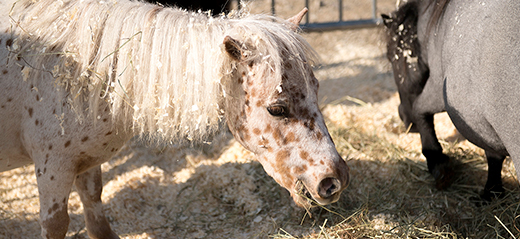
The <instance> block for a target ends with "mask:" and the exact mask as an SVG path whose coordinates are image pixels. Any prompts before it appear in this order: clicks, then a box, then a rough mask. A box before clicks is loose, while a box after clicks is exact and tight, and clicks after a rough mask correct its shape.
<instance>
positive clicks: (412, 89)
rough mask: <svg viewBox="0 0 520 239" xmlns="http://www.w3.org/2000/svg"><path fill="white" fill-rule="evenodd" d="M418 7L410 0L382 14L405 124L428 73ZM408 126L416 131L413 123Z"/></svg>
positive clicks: (400, 111) (410, 118)
mask: <svg viewBox="0 0 520 239" xmlns="http://www.w3.org/2000/svg"><path fill="white" fill-rule="evenodd" d="M418 11H419V10H418V7H417V2H415V1H410V2H407V3H406V4H404V5H402V6H401V7H399V9H398V10H397V11H395V12H393V13H392V14H391V16H388V15H385V14H383V15H381V16H382V18H383V23H384V24H385V27H386V33H387V39H386V41H387V42H386V43H387V58H388V60H389V61H390V62H391V63H392V69H393V72H394V80H395V84H396V85H397V89H398V91H399V97H400V99H401V104H400V105H399V116H400V117H401V120H403V122H404V123H405V125H406V126H409V125H410V124H411V123H412V110H413V103H414V101H415V99H416V98H417V96H418V95H419V94H421V92H422V90H423V89H424V85H425V84H426V81H427V80H428V77H429V75H430V71H429V69H428V66H427V65H426V64H425V62H424V60H423V58H422V56H421V46H420V44H419V41H418V39H417V19H418V14H419V12H418ZM411 130H412V131H415V128H414V125H412V129H411Z"/></svg>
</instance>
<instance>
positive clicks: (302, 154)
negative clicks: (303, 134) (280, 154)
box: [300, 151, 309, 161]
mask: <svg viewBox="0 0 520 239" xmlns="http://www.w3.org/2000/svg"><path fill="white" fill-rule="evenodd" d="M300 158H302V159H303V160H305V161H309V153H307V151H300Z"/></svg>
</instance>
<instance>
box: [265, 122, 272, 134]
mask: <svg viewBox="0 0 520 239" xmlns="http://www.w3.org/2000/svg"><path fill="white" fill-rule="evenodd" d="M271 130H273V129H272V128H271V124H267V125H266V126H265V129H264V133H270V132H271Z"/></svg>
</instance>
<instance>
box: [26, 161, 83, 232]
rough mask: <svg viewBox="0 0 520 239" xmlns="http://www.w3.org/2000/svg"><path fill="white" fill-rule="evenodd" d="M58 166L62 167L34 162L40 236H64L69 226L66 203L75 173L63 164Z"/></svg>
mask: <svg viewBox="0 0 520 239" xmlns="http://www.w3.org/2000/svg"><path fill="white" fill-rule="evenodd" d="M60 166H64V167H59V170H58V167H51V166H50V165H41V164H39V163H38V161H36V162H35V169H36V170H35V171H36V179H37V181H38V191H39V194H40V221H41V222H40V224H41V227H42V237H43V238H47V239H62V238H65V235H66V234H67V230H68V228H69V221H70V219H69V215H68V213H67V204H68V201H69V194H70V190H71V188H72V184H73V183H74V176H75V173H74V170H71V169H70V168H67V167H66V166H65V165H60ZM67 169H70V170H67ZM42 172H43V173H42Z"/></svg>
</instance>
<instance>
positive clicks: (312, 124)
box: [303, 119, 315, 131]
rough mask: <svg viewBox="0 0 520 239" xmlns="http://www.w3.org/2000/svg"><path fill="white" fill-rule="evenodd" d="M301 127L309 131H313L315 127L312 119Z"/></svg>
mask: <svg viewBox="0 0 520 239" xmlns="http://www.w3.org/2000/svg"><path fill="white" fill-rule="evenodd" d="M303 126H305V127H306V128H308V129H309V130H310V131H314V127H315V122H314V119H310V120H309V121H305V122H304V123H303Z"/></svg>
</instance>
